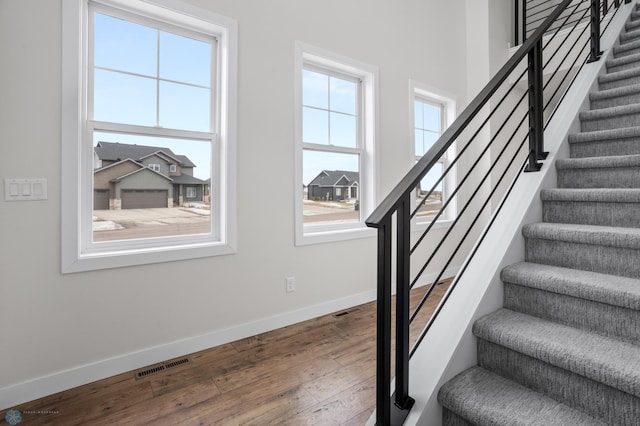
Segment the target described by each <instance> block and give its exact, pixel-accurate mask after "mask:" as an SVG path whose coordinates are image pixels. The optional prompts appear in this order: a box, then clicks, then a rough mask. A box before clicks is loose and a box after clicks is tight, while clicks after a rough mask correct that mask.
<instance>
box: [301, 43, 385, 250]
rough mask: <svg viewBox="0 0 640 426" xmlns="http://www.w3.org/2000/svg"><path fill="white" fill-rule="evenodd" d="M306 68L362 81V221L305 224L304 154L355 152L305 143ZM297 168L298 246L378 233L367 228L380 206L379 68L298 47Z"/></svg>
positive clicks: (323, 50)
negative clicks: (377, 148)
mask: <svg viewBox="0 0 640 426" xmlns="http://www.w3.org/2000/svg"><path fill="white" fill-rule="evenodd" d="M305 66H309V67H318V68H321V69H324V70H327V71H328V72H335V73H337V74H338V75H340V74H342V75H348V76H351V77H355V78H357V79H358V80H359V81H360V84H361V90H360V98H361V99H360V100H359V101H360V114H361V117H360V121H361V128H360V129H359V131H360V132H361V138H360V143H361V146H360V147H359V148H358V149H359V150H360V152H359V154H360V168H359V174H360V189H359V196H360V212H359V213H360V220H359V221H357V222H349V223H341V224H330V223H327V224H313V225H304V221H303V202H302V200H303V185H302V184H303V179H302V166H303V164H302V163H303V150H304V149H305V148H306V149H313V150H318V151H325V152H337V153H341V152H342V153H348V154H351V153H353V152H354V150H352V149H349V148H345V149H341V148H340V147H335V146H326V145H319V144H308V143H303V141H302V74H303V70H304V68H305ZM294 71H295V167H294V173H295V176H294V188H293V194H294V197H295V199H294V206H295V207H294V214H295V220H294V223H295V243H296V245H298V246H301V245H307V244H317V243H326V242H333V241H343V240H350V239H354V238H365V237H373V236H375V235H376V233H375V230H374V229H372V228H369V227H367V226H366V225H365V220H366V218H367V216H368V215H369V214H370V213H371V212H372V211H373V209H374V207H375V205H376V195H377V193H376V188H377V187H378V185H377V183H378V182H377V176H376V169H377V167H376V166H377V164H376V161H377V159H376V154H375V153H376V144H377V134H378V127H377V126H378V120H377V111H378V108H377V93H378V68H377V67H375V66H373V65H369V64H365V63H363V62H360V61H357V60H354V59H352V58H348V57H345V56H342V55H339V54H336V53H333V52H330V51H327V50H325V49H322V48H319V47H315V46H312V45H309V44H306V43H302V42H296V44H295V70H294Z"/></svg>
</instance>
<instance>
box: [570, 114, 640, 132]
mask: <svg viewBox="0 0 640 426" xmlns="http://www.w3.org/2000/svg"><path fill="white" fill-rule="evenodd" d="M634 126H640V112H639V113H634V114H626V115H616V116H613V117H607V118H600V119H596V120H582V121H581V123H580V127H581V129H582V131H583V132H591V131H595V130H611V129H619V128H621V127H634Z"/></svg>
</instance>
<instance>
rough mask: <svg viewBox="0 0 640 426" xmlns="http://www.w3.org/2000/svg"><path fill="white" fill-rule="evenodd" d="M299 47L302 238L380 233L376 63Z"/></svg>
mask: <svg viewBox="0 0 640 426" xmlns="http://www.w3.org/2000/svg"><path fill="white" fill-rule="evenodd" d="M296 47H297V50H296V52H297V60H296V63H297V67H298V68H297V83H296V85H297V87H296V93H297V96H296V98H297V108H296V111H297V120H296V122H297V129H296V159H297V161H296V179H295V182H296V186H295V191H294V194H295V205H296V225H295V226H296V243H297V244H309V243H315V242H326V241H334V240H342V239H348V238H356V237H362V236H368V235H373V234H372V233H371V231H372V230H370V229H369V228H366V226H365V224H364V220H365V219H366V217H367V214H368V213H370V212H371V211H372V209H373V207H374V203H375V199H374V198H375V197H374V194H375V190H374V151H375V149H374V146H375V111H376V108H375V106H376V105H375V91H376V90H375V89H376V81H377V69H376V68H375V67H372V66H370V65H366V64H362V63H359V62H357V61H354V60H352V59H349V58H344V57H341V56H338V55H335V54H332V53H330V52H326V51H323V50H321V49H318V48H315V47H312V46H308V45H303V44H302V43H298V44H297V46H296ZM354 187H358V188H360V190H355V191H349V188H354ZM303 188H304V191H303V190H302V189H303Z"/></svg>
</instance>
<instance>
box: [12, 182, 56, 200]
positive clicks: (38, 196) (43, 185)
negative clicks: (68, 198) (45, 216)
mask: <svg viewBox="0 0 640 426" xmlns="http://www.w3.org/2000/svg"><path fill="white" fill-rule="evenodd" d="M46 199H47V179H45V178H28V179H26V178H25V179H5V180H4V200H5V201H35V200H46Z"/></svg>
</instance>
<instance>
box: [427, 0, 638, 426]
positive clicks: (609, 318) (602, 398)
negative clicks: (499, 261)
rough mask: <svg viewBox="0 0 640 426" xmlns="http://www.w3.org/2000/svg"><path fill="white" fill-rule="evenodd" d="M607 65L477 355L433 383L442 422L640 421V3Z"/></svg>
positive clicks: (484, 326)
mask: <svg viewBox="0 0 640 426" xmlns="http://www.w3.org/2000/svg"><path fill="white" fill-rule="evenodd" d="M606 66H607V74H606V75H603V76H601V77H600V78H599V90H598V91H595V92H593V93H591V94H590V97H589V99H590V105H591V109H590V110H589V111H586V112H583V113H581V114H580V117H579V118H580V122H581V132H580V133H577V134H574V135H570V136H569V138H568V141H567V143H569V147H570V158H568V159H565V160H558V161H557V162H556V164H555V166H556V169H557V172H558V180H557V188H548V189H544V190H542V191H541V193H540V198H541V200H542V206H543V217H542V220H543V221H542V222H540V223H532V224H528V225H526V226H524V227H523V229H522V233H523V236H524V237H525V261H524V262H522V263H518V264H515V265H511V266H508V267H507V268H505V269H504V270H503V271H502V274H501V278H502V281H503V283H504V308H503V309H500V310H499V311H496V312H493V313H491V314H489V315H487V316H485V317H483V318H481V319H479V320H478V321H476V323H475V324H474V326H473V333H474V335H475V336H476V338H477V340H478V345H477V358H478V365H477V366H476V367H473V368H471V369H469V370H467V371H464V372H462V373H461V374H459V375H457V376H456V377H454V378H453V379H452V380H450V381H449V382H447V383H446V384H445V385H444V386H443V387H442V388H441V389H440V392H439V395H438V400H439V401H440V403H441V404H442V407H443V417H442V419H443V424H444V425H446V426H458V425H460V426H467V425H497V426H500V425H505V426H506V425H563V426H564V425H629V426H631V425H634V426H636V425H640V7H638V6H636V10H635V11H634V12H633V13H632V16H631V18H630V20H629V21H628V22H627V24H626V25H625V30H624V31H623V33H622V34H621V35H620V39H619V45H618V46H616V47H614V58H613V59H611V60H609V61H607V64H606Z"/></svg>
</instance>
